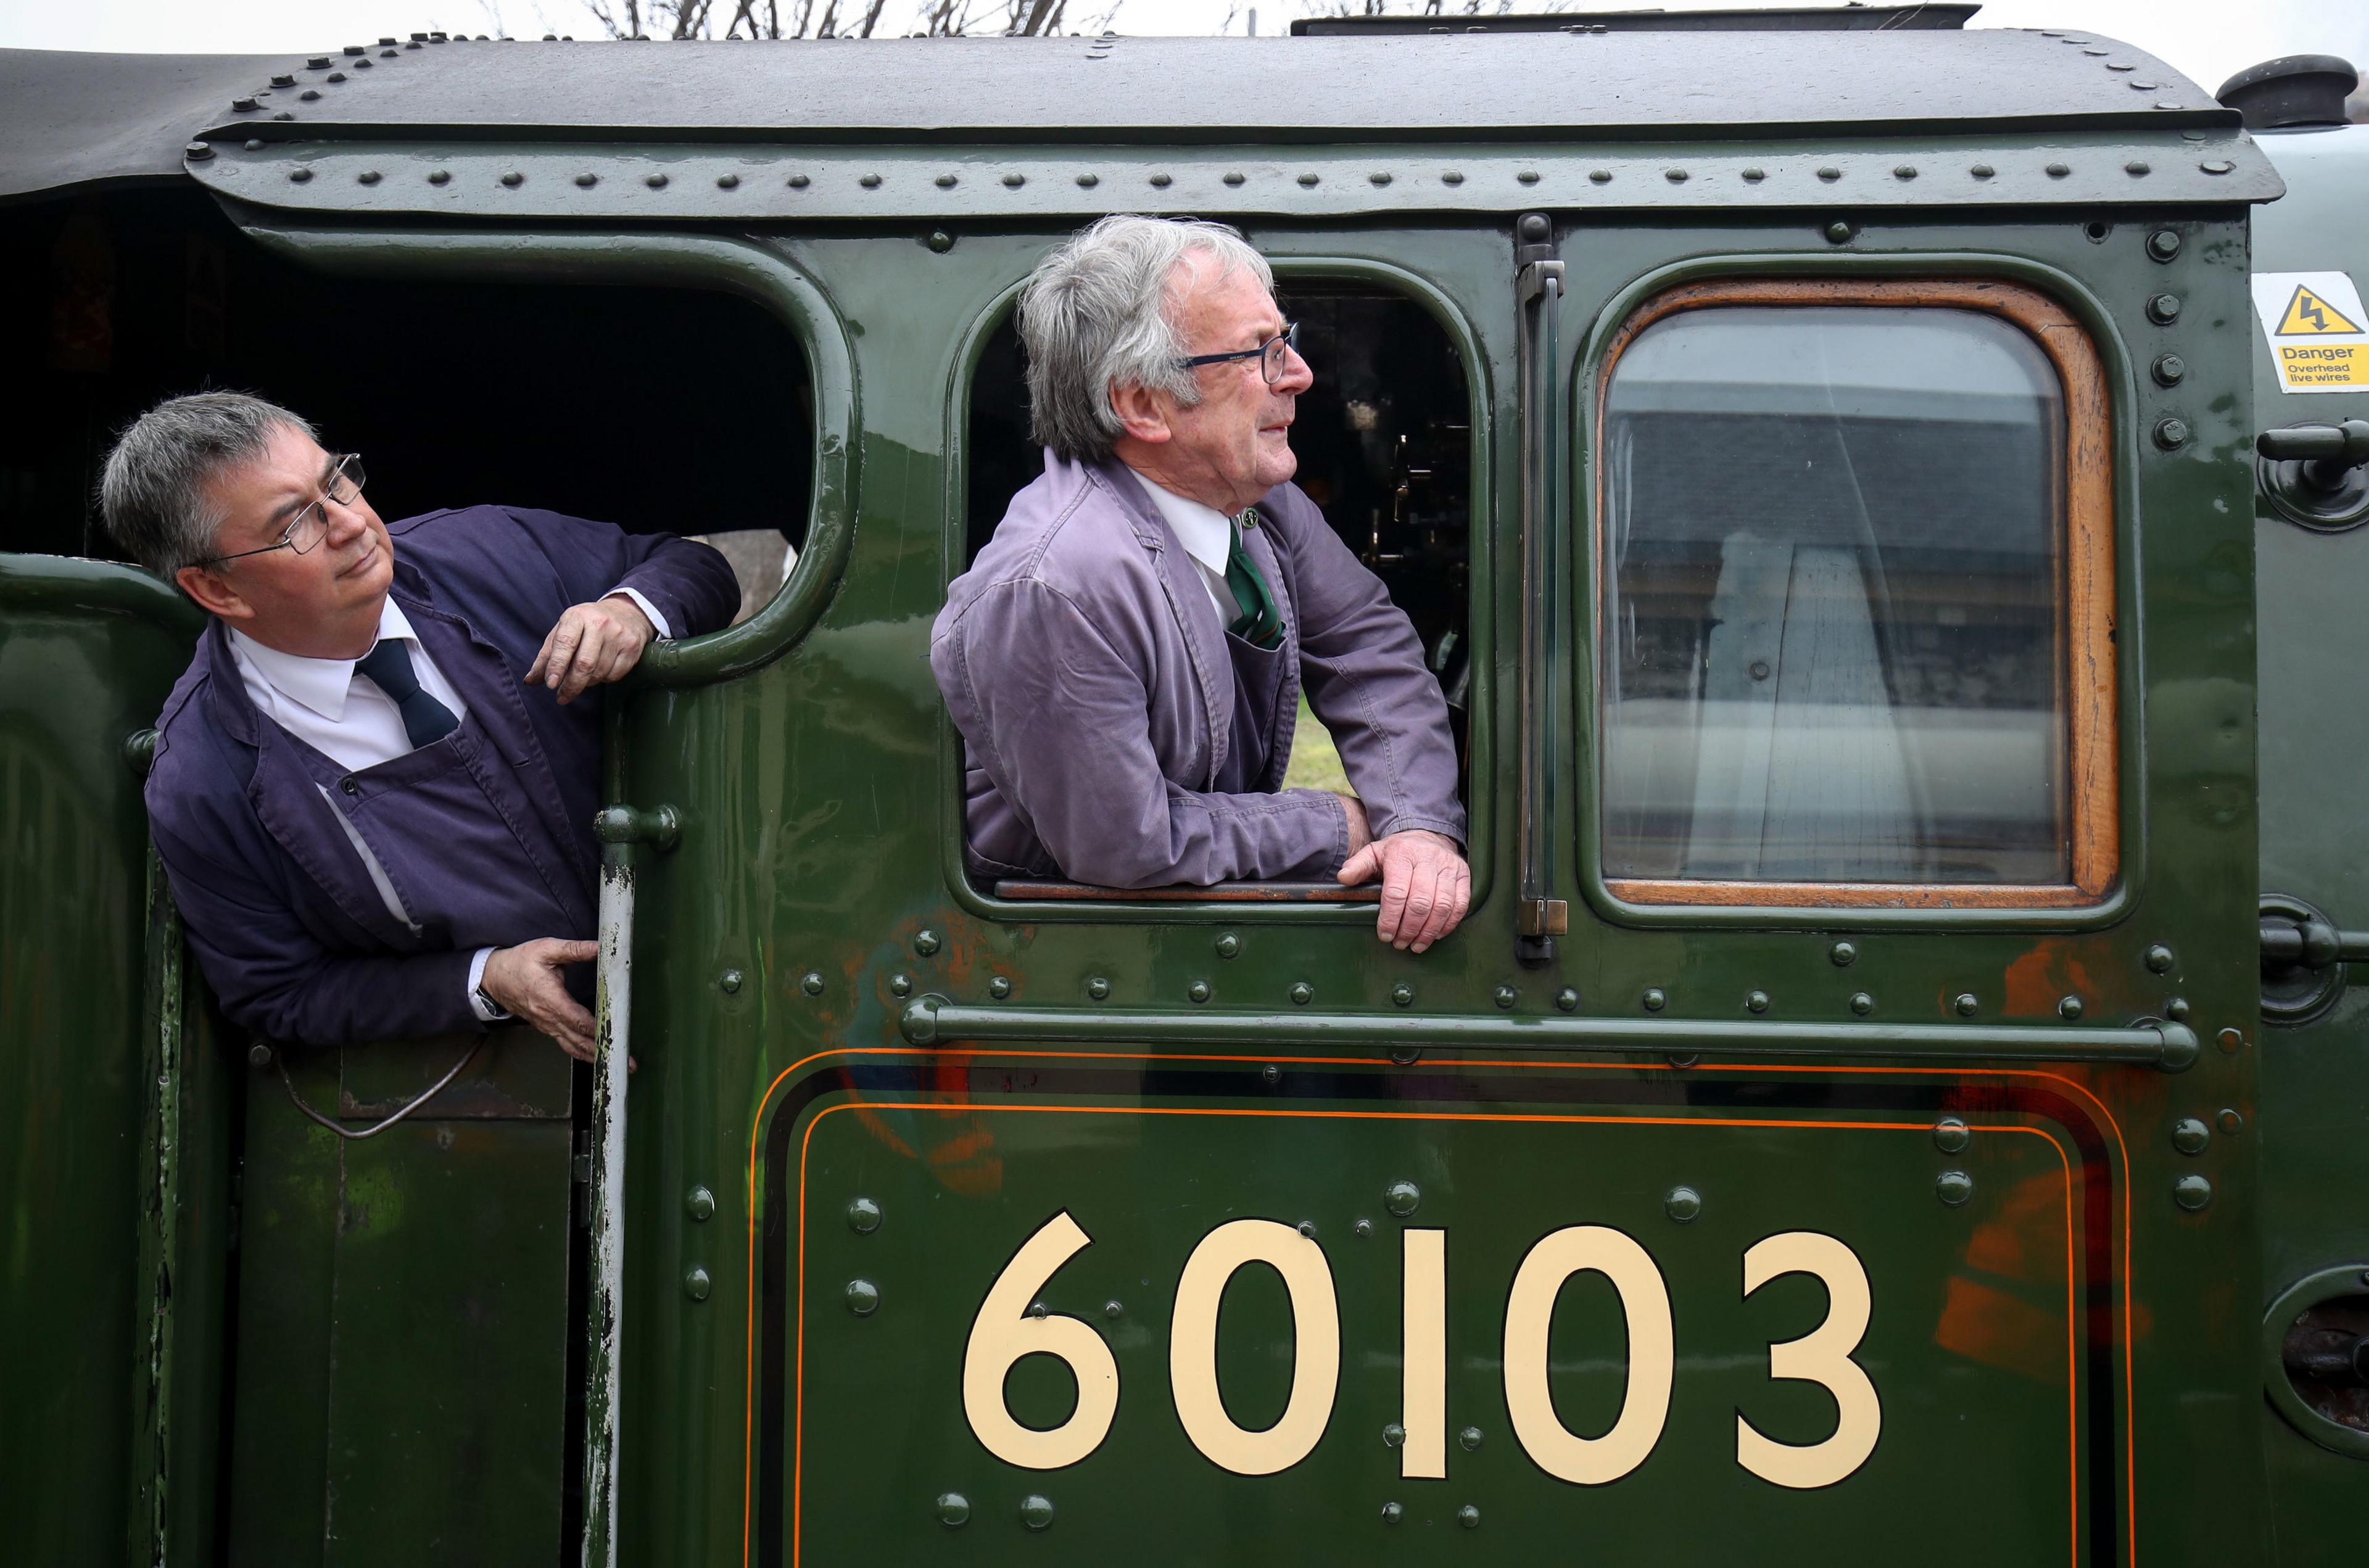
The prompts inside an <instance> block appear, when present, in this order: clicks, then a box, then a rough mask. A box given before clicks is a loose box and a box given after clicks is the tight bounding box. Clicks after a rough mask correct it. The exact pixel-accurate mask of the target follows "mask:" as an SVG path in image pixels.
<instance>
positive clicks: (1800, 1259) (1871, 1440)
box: [1735, 1230, 1883, 1490]
mask: <svg viewBox="0 0 2369 1568" xmlns="http://www.w3.org/2000/svg"><path fill="white" fill-rule="evenodd" d="M1780 1274H1814V1275H1815V1276H1818V1278H1819V1279H1820V1280H1821V1281H1822V1282H1823V1283H1824V1284H1825V1288H1826V1298H1827V1305H1826V1321H1825V1322H1822V1323H1820V1324H1819V1325H1818V1326H1817V1327H1816V1328H1814V1329H1813V1330H1811V1331H1810V1333H1808V1334H1806V1335H1804V1336H1803V1337H1802V1338H1800V1339H1795V1340H1788V1341H1787V1342H1785V1343H1784V1344H1782V1345H1770V1346H1769V1347H1768V1375H1769V1376H1770V1377H1771V1378H1788V1379H1799V1380H1801V1381H1802V1382H1809V1383H1817V1384H1820V1385H1822V1386H1824V1388H1825V1391H1827V1392H1828V1393H1830V1394H1832V1395H1834V1396H1835V1408H1836V1412H1837V1414H1836V1419H1835V1435H1834V1436H1831V1437H1828V1438H1827V1439H1825V1441H1824V1442H1821V1443H1811V1444H1808V1445H1805V1446H1796V1445H1794V1444H1791V1443H1779V1442H1774V1441H1772V1440H1770V1439H1769V1438H1767V1437H1764V1436H1761V1435H1760V1434H1759V1433H1757V1432H1756V1431H1754V1430H1753V1429H1752V1424H1751V1423H1750V1422H1748V1421H1746V1420H1745V1419H1744V1417H1743V1416H1742V1415H1741V1414H1739V1415H1737V1416H1736V1418H1735V1462H1736V1463H1738V1464H1740V1465H1742V1466H1743V1467H1744V1468H1745V1469H1746V1470H1748V1471H1751V1472H1752V1473H1753V1474H1755V1475H1757V1476H1758V1477H1759V1478H1760V1479H1761V1480H1763V1481H1769V1482H1776V1483H1777V1484H1778V1485H1780V1486H1791V1487H1798V1488H1802V1489H1805V1490H1806V1489H1808V1488H1811V1487H1817V1486H1832V1485H1833V1484H1834V1483H1835V1482H1837V1481H1840V1480H1842V1479H1843V1478H1844V1477H1845V1476H1847V1475H1848V1474H1850V1473H1851V1471H1855V1470H1857V1469H1859V1467H1860V1466H1861V1465H1863V1464H1865V1463H1866V1462H1867V1457H1868V1455H1870V1454H1871V1453H1873V1452H1875V1440H1876V1438H1877V1436H1879V1435H1880V1434H1881V1433H1882V1432H1883V1403H1882V1402H1881V1401H1879V1400H1878V1399H1877V1398H1876V1395H1875V1384H1874V1383H1872V1382H1871V1381H1870V1380H1869V1379H1868V1375H1867V1372H1866V1369H1865V1368H1862V1367H1860V1364H1859V1363H1858V1362H1856V1361H1854V1360H1852V1359H1851V1352H1852V1351H1854V1350H1856V1349H1858V1348H1859V1342H1860V1336H1861V1335H1863V1334H1865V1333H1867V1321H1868V1318H1869V1316H1870V1315H1871V1313H1872V1312H1873V1310H1874V1307H1875V1301H1874V1297H1873V1295H1872V1294H1871V1292H1870V1291H1869V1289H1868V1287H1867V1270H1866V1269H1864V1268H1862V1267H1860V1261H1859V1258H1858V1256H1857V1255H1856V1254H1855V1253H1852V1252H1851V1250H1850V1249H1849V1248H1848V1247H1847V1246H1845V1245H1843V1243H1842V1242H1838V1241H1837V1240H1835V1239H1834V1238H1833V1237H1832V1236H1823V1235H1820V1234H1819V1233H1818V1232H1817V1231H1815V1230H1788V1231H1786V1232H1784V1233H1783V1234H1782V1235H1777V1236H1771V1237H1769V1238H1768V1239H1767V1240H1766V1241H1763V1242H1757V1243H1755V1244H1754V1246H1753V1248H1752V1250H1751V1251H1750V1252H1748V1253H1745V1254H1744V1293H1745V1295H1746V1296H1749V1295H1751V1294H1752V1293H1753V1292H1754V1291H1756V1290H1757V1289H1759V1288H1761V1287H1762V1286H1763V1285H1766V1284H1768V1282H1769V1281H1770V1280H1772V1279H1774V1278H1776V1277H1777V1276H1779V1275H1780Z"/></svg>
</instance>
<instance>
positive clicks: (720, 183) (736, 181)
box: [715, 174, 740, 190]
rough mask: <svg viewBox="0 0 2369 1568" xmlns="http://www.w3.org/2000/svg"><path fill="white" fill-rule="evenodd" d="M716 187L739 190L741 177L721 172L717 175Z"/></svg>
mask: <svg viewBox="0 0 2369 1568" xmlns="http://www.w3.org/2000/svg"><path fill="white" fill-rule="evenodd" d="M715 189H718V190H738V189H740V177H739V176H738V175H737V174H719V175H717V176H716V177H715Z"/></svg>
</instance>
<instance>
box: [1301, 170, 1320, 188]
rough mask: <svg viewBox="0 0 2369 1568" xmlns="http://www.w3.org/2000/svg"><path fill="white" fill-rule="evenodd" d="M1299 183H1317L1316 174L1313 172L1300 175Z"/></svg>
mask: <svg viewBox="0 0 2369 1568" xmlns="http://www.w3.org/2000/svg"><path fill="white" fill-rule="evenodd" d="M1299 183H1300V184H1302V185H1314V184H1315V183H1316V176H1315V175H1314V174H1313V173H1312V172H1311V173H1309V174H1304V175H1301V176H1300V177H1299Z"/></svg>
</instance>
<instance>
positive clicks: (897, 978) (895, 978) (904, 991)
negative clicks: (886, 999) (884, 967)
mask: <svg viewBox="0 0 2369 1568" xmlns="http://www.w3.org/2000/svg"><path fill="white" fill-rule="evenodd" d="M888 994H889V995H890V996H910V995H912V994H913V977H912V976H910V975H891V976H889V977H888Z"/></svg>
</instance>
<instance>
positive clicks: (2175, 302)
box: [2146, 294, 2180, 326]
mask: <svg viewBox="0 0 2369 1568" xmlns="http://www.w3.org/2000/svg"><path fill="white" fill-rule="evenodd" d="M2146 313H2147V319H2148V320H2149V321H2152V322H2154V323H2155V324H2156V325H2157V326H2170V325H2171V324H2172V323H2173V322H2175V321H2178V320H2179V319H2180V296H2179V295H2178V294H2157V295H2156V296H2155V297H2154V298H2153V299H2151V300H2149V301H2147V303H2146Z"/></svg>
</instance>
